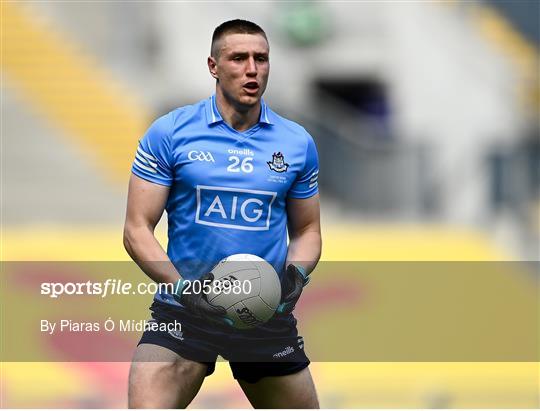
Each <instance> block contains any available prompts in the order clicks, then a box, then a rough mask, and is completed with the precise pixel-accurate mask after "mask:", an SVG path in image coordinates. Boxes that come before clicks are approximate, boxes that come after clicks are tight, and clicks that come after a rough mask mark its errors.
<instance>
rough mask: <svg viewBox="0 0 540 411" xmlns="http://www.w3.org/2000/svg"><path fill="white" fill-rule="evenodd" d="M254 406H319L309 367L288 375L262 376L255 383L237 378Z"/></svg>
mask: <svg viewBox="0 0 540 411" xmlns="http://www.w3.org/2000/svg"><path fill="white" fill-rule="evenodd" d="M238 383H239V384H240V386H241V387H242V390H244V393H245V394H246V396H247V398H248V400H249V402H250V403H251V405H252V406H253V407H254V408H319V400H318V399H317V392H316V390H315V384H313V378H312V377H311V373H310V372H309V368H307V367H306V368H304V369H303V370H301V371H299V372H297V373H295V374H290V375H283V376H279V377H264V378H261V379H260V380H259V381H257V382H255V383H248V382H246V381H244V380H241V379H239V380H238Z"/></svg>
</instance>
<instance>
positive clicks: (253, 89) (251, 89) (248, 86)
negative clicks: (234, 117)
mask: <svg viewBox="0 0 540 411" xmlns="http://www.w3.org/2000/svg"><path fill="white" fill-rule="evenodd" d="M242 88H243V89H244V91H245V92H246V93H247V94H252V95H255V94H257V92H258V91H259V83H257V82H256V81H250V82H247V83H245V84H244V85H243V86H242Z"/></svg>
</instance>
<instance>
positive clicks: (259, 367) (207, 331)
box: [139, 301, 309, 383]
mask: <svg viewBox="0 0 540 411" xmlns="http://www.w3.org/2000/svg"><path fill="white" fill-rule="evenodd" d="M150 310H151V311H152V320H151V321H152V322H156V323H158V325H160V324H171V323H175V322H176V324H178V323H179V324H181V327H176V329H174V327H172V326H171V327H170V329H169V330H168V331H166V330H165V329H164V328H166V327H165V326H162V327H153V328H152V329H149V330H146V331H145V332H144V333H143V336H142V338H141V340H140V341H139V344H154V345H158V346H160V347H164V348H167V349H169V350H171V351H174V352H175V353H177V354H178V355H180V356H181V357H183V358H185V359H188V360H191V361H196V362H200V363H203V364H206V365H207V366H208V369H207V372H206V375H211V374H212V373H213V372H214V370H215V366H216V360H217V357H218V355H220V356H221V357H223V358H224V359H226V360H228V361H229V365H230V367H231V370H232V373H233V376H234V378H235V379H237V380H243V381H246V382H249V383H255V382H257V381H259V380H260V379H261V378H263V377H271V376H282V375H289V374H294V373H297V372H299V371H301V370H303V369H304V368H306V367H307V366H308V365H309V359H308V358H307V356H306V353H305V352H304V341H303V338H302V337H300V336H299V335H298V330H297V328H296V319H295V318H294V316H293V315H292V314H289V315H287V316H278V315H276V316H274V317H273V318H272V319H271V320H270V321H269V322H267V323H265V324H263V325H262V326H258V327H256V328H254V329H250V330H237V329H235V328H232V327H229V326H227V325H221V324H214V323H208V322H206V321H204V320H203V319H202V318H200V317H197V316H195V315H193V314H191V313H189V312H187V311H186V310H185V309H182V308H179V307H175V306H172V305H169V304H165V303H161V302H158V301H154V303H153V304H152V306H151V307H150Z"/></svg>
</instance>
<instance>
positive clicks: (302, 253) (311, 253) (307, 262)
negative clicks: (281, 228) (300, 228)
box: [287, 231, 322, 274]
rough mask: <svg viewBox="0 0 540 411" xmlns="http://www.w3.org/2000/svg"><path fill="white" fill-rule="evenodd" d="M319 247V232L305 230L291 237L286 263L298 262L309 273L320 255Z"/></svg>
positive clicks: (320, 242)
mask: <svg viewBox="0 0 540 411" xmlns="http://www.w3.org/2000/svg"><path fill="white" fill-rule="evenodd" d="M321 248H322V241H321V234H320V232H318V231H306V232H304V233H302V234H300V235H298V236H296V237H295V238H292V239H291V241H290V243H289V252H288V254H287V265H288V264H299V265H301V266H303V267H304V268H305V269H306V273H307V274H309V273H310V272H311V271H313V269H314V268H315V266H316V265H317V263H318V261H319V258H320V257H321Z"/></svg>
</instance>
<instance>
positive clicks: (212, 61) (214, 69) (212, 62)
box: [207, 56, 218, 80]
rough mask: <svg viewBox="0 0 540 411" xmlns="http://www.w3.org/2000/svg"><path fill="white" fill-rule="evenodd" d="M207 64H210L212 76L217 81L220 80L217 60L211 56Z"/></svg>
mask: <svg viewBox="0 0 540 411" xmlns="http://www.w3.org/2000/svg"><path fill="white" fill-rule="evenodd" d="M207 64H208V71H210V75H211V76H212V77H214V78H215V79H216V80H218V75H217V61H216V59H215V58H214V57H212V56H209V57H208V61H207Z"/></svg>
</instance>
